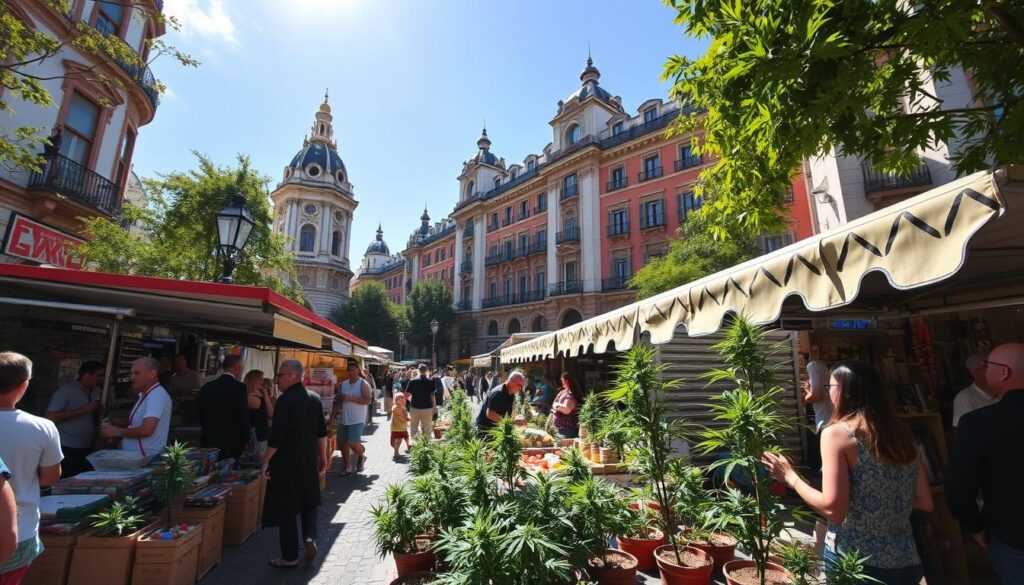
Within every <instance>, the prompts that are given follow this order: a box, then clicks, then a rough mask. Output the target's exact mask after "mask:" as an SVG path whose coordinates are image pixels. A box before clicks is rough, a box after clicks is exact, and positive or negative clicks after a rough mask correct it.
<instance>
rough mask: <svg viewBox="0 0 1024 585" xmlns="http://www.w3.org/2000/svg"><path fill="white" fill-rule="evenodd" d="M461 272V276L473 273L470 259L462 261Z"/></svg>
mask: <svg viewBox="0 0 1024 585" xmlns="http://www.w3.org/2000/svg"><path fill="white" fill-rule="evenodd" d="M461 271H462V274H470V273H472V272H473V259H472V258H469V259H468V260H463V261H462V267H461Z"/></svg>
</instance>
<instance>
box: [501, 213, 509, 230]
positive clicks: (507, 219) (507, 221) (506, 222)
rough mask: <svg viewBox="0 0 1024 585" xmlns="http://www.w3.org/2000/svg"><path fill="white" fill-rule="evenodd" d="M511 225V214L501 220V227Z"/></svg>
mask: <svg viewBox="0 0 1024 585" xmlns="http://www.w3.org/2000/svg"><path fill="white" fill-rule="evenodd" d="M510 225H512V216H511V215H510V216H508V217H506V218H504V219H502V220H501V227H508V226H510Z"/></svg>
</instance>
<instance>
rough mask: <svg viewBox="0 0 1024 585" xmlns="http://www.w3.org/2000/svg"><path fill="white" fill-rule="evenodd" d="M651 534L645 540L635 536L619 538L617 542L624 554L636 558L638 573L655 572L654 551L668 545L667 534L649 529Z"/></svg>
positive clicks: (655, 529)
mask: <svg viewBox="0 0 1024 585" xmlns="http://www.w3.org/2000/svg"><path fill="white" fill-rule="evenodd" d="M648 530H649V532H648V534H647V535H646V536H647V537H649V538H644V537H643V536H641V535H633V536H619V537H618V538H617V539H616V540H618V541H619V548H620V549H622V551H623V552H627V553H629V554H631V555H633V556H634V557H636V562H637V565H636V569H637V570H638V571H644V572H647V571H651V570H654V567H655V566H656V565H655V562H654V549H656V548H658V547H659V546H661V545H663V544H665V543H667V542H668V541H667V540H666V539H665V533H664V532H662V531H661V530H658V529H657V528H649V529H648Z"/></svg>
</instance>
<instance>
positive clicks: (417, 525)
mask: <svg viewBox="0 0 1024 585" xmlns="http://www.w3.org/2000/svg"><path fill="white" fill-rule="evenodd" d="M420 503H421V501H420V500H418V499H417V497H416V495H415V494H414V493H413V490H412V489H411V488H409V487H407V486H405V485H402V484H391V485H389V486H388V489H387V493H386V494H385V497H384V503H383V504H379V505H375V506H373V507H372V508H371V509H370V515H371V516H372V517H373V520H372V525H373V543H374V547H375V548H376V549H377V554H379V555H380V556H381V558H384V557H386V556H387V555H389V554H390V555H394V557H395V568H396V569H397V570H398V576H399V577H404V576H406V575H409V574H410V573H414V572H416V571H426V570H428V569H430V567H431V566H432V565H433V564H434V553H433V552H432V551H431V545H432V543H431V541H430V538H429V537H428V536H426V535H425V534H424V532H425V531H426V529H427V521H428V516H427V514H425V513H424V512H423V510H422V508H421V507H420Z"/></svg>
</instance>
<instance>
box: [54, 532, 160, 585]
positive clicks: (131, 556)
mask: <svg viewBox="0 0 1024 585" xmlns="http://www.w3.org/2000/svg"><path fill="white" fill-rule="evenodd" d="M158 522H159V519H158V518H150V519H149V521H148V522H147V524H146V525H145V526H143V527H142V528H140V529H138V530H136V531H135V532H133V533H132V534H126V535H124V536H99V535H98V534H97V532H98V531H97V530H90V531H89V532H86V533H85V534H83V535H82V536H80V537H78V543H77V544H76V545H75V549H74V551H73V552H72V555H71V571H70V572H69V573H68V585H95V584H96V583H109V584H110V585H128V583H129V582H131V579H132V567H134V565H135V547H136V545H137V543H138V540H139V538H140V537H141V536H142V535H143V534H147V533H149V532H150V531H152V530H153V529H154V528H156V525H157V523H158Z"/></svg>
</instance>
